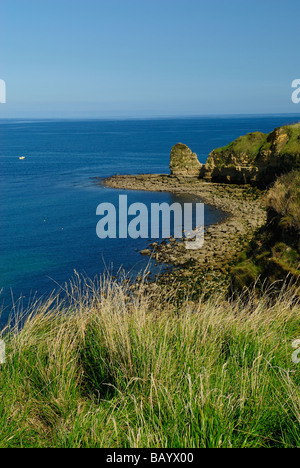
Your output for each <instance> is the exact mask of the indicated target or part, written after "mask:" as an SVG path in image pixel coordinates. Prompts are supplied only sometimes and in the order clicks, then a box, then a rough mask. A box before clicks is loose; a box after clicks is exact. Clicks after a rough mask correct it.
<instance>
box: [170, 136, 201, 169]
mask: <svg viewBox="0 0 300 468" xmlns="http://www.w3.org/2000/svg"><path fill="white" fill-rule="evenodd" d="M202 166H203V165H202V164H200V162H199V160H198V158H197V155H196V153H193V152H192V151H191V150H190V148H189V147H188V146H186V145H183V144H182V143H177V145H175V146H173V148H172V150H171V155H170V170H171V174H172V175H173V176H177V177H197V178H198V177H199V176H200V171H201V168H202Z"/></svg>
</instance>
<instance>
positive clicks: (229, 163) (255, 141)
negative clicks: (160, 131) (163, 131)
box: [170, 123, 300, 188]
mask: <svg viewBox="0 0 300 468" xmlns="http://www.w3.org/2000/svg"><path fill="white" fill-rule="evenodd" d="M170 159H171V162H170V170H171V174H172V175H173V176H177V177H197V178H198V177H200V178H203V179H204V180H207V181H212V182H221V183H231V184H251V185H253V186H258V187H261V188H265V187H267V186H268V185H270V184H272V183H273V182H275V180H276V179H277V177H279V176H280V175H282V174H283V173H286V172H289V171H291V170H293V169H299V168H300V123H297V124H294V125H286V126H284V127H280V128H276V129H275V130H274V131H273V132H271V133H269V134H265V133H261V132H254V133H248V134H247V135H244V136H241V137H239V138H237V140H235V141H233V142H232V143H229V145H227V146H224V147H222V148H217V149H215V150H213V151H212V152H211V153H210V155H209V157H208V159H207V162H206V164H200V162H199V161H198V158H197V155H196V154H195V153H193V152H192V151H191V150H190V148H188V146H186V145H184V144H182V143H178V144H177V145H175V146H173V148H172V151H171V156H170Z"/></svg>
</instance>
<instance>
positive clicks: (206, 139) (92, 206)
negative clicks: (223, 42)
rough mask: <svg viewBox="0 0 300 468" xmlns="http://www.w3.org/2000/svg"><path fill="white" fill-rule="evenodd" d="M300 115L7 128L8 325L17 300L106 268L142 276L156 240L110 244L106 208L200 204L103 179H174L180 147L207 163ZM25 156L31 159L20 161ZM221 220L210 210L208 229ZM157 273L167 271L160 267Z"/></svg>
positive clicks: (1, 196) (2, 149) (2, 265)
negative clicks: (100, 182)
mask: <svg viewBox="0 0 300 468" xmlns="http://www.w3.org/2000/svg"><path fill="white" fill-rule="evenodd" d="M296 120H299V118H298V119H297V118H296V117H295V116H280V115H278V116H265V117H234V118H213V117H211V118H191V119H188V118H186V119H158V120H155V119H151V120H119V121H118V120H99V121H96V120H90V121H89V120H86V121H77V120H76V121H53V120H52V121H21V120H2V121H1V123H0V213H1V222H0V236H1V244H0V290H2V293H1V295H0V301H1V304H2V306H3V307H4V311H3V313H2V320H4V319H5V316H6V315H7V314H8V312H9V308H10V305H11V301H12V297H13V298H14V300H16V299H18V298H19V297H20V296H23V298H24V301H25V303H26V301H28V300H29V298H30V297H32V296H33V295H34V294H37V296H41V295H47V294H49V293H50V292H51V291H52V290H53V289H55V288H58V287H59V286H58V285H63V284H64V282H65V281H68V279H69V278H70V277H72V275H73V273H74V270H76V271H78V272H79V273H84V274H86V275H87V276H89V277H94V276H95V275H98V274H101V273H102V272H103V271H104V270H105V269H106V268H112V269H113V271H115V272H116V271H117V270H118V269H119V268H120V267H124V269H126V270H127V271H130V272H132V273H133V274H136V273H137V272H138V271H140V270H142V269H143V268H145V267H146V265H147V263H148V261H149V258H148V257H142V256H141V255H140V254H139V250H141V249H143V248H145V247H147V241H146V240H144V239H139V240H132V239H126V240H118V239H117V240H115V239H106V240H100V239H99V238H98V237H97V236H96V224H97V221H98V220H99V218H98V217H97V216H96V208H97V206H98V204H99V203H102V202H111V203H115V204H117V201H118V197H119V195H120V194H127V195H128V202H129V203H133V202H136V201H138V202H142V203H146V204H147V205H148V206H150V203H154V202H159V203H162V202H168V203H173V202H174V201H179V202H181V203H182V202H187V201H191V200H190V198H189V197H187V196H178V195H174V194H168V193H150V192H139V191H137V192H133V191H129V192H124V191H118V190H114V189H110V188H106V187H104V186H97V185H95V183H94V180H93V178H94V177H107V176H110V175H113V174H137V173H168V172H169V168H168V167H169V155H170V150H171V147H172V146H173V145H174V144H176V143H178V142H182V143H185V144H187V145H188V146H189V147H190V148H191V149H192V150H193V151H194V152H196V153H197V154H198V157H199V159H200V161H201V162H205V160H206V158H207V156H208V154H209V152H210V151H211V150H212V149H214V148H215V147H219V146H222V145H224V144H227V143H229V142H230V141H232V140H233V139H235V138H237V137H238V136H240V135H242V134H245V133H247V132H250V131H256V130H260V131H263V132H269V131H271V130H272V129H273V128H275V127H277V126H280V125H283V124H285V123H290V122H294V121H296ZM20 156H25V157H26V159H25V160H24V161H20V160H19V157H20ZM220 216H221V214H220V213H219V212H218V211H217V210H216V209H215V208H213V207H211V206H206V208H205V223H206V224H207V225H209V224H212V223H216V222H217V221H218V220H219V219H220ZM152 268H153V272H154V273H155V272H157V271H158V270H156V269H155V267H154V265H152Z"/></svg>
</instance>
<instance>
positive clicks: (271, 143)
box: [207, 123, 300, 167]
mask: <svg viewBox="0 0 300 468" xmlns="http://www.w3.org/2000/svg"><path fill="white" fill-rule="evenodd" d="M274 156H276V157H277V158H281V157H282V158H286V157H289V156H292V157H293V159H294V162H295V163H296V165H298V164H299V165H300V123H296V124H293V125H286V126H283V127H279V128H276V129H275V130H274V131H272V132H271V133H269V134H266V133H261V132H254V133H248V134H247V135H244V136H241V137H239V138H237V139H236V140H235V141H233V142H231V143H229V144H228V145H227V146H223V147H221V148H216V149H215V150H214V151H212V153H211V154H210V156H209V158H208V160H207V165H208V166H218V167H220V166H226V165H230V164H232V163H235V164H240V165H249V166H251V165H255V164H260V163H263V162H266V160H268V159H270V158H272V157H274Z"/></svg>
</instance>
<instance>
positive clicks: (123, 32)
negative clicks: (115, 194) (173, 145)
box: [0, 0, 300, 117]
mask: <svg viewBox="0 0 300 468" xmlns="http://www.w3.org/2000/svg"><path fill="white" fill-rule="evenodd" d="M299 44H300V1H299V0H285V1H282V0H259V1H258V0H0V78H2V79H4V80H5V81H6V85H7V104H2V105H0V117H6V116H7V117H14V116H16V117H20V116H22V117H116V116H122V117H124V116H130V117H135V116H136V117H141V116H158V115H161V116H163V115H174V116H175V115H203V114H234V113H238V114H250V113H285V112H286V113H299V112H300V104H299V105H295V104H293V103H292V102H291V94H292V89H291V83H292V81H293V80H294V79H297V78H300V57H299V55H300V54H299V52H300V50H299Z"/></svg>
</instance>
